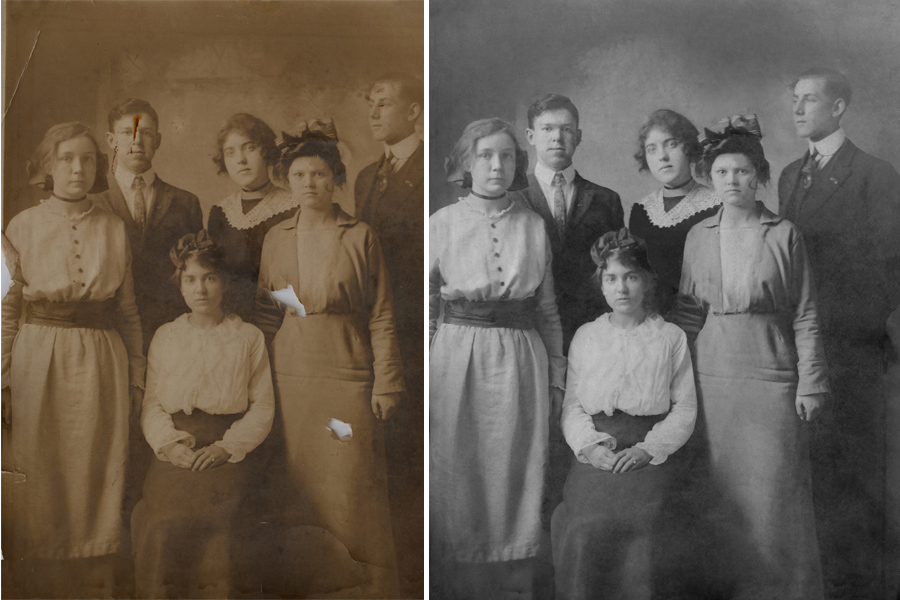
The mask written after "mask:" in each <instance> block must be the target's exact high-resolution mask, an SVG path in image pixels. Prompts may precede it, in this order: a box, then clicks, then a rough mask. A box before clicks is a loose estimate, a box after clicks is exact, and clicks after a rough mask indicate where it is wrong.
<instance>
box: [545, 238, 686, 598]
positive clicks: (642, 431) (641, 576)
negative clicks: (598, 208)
mask: <svg viewBox="0 0 900 600" xmlns="http://www.w3.org/2000/svg"><path fill="white" fill-rule="evenodd" d="M591 256H592V257H593V259H594V262H595V263H596V264H597V278H598V279H599V281H600V283H601V288H602V292H603V296H604V298H605V299H606V303H607V304H608V305H609V306H610V307H611V308H612V312H610V313H606V314H604V315H603V316H601V317H600V318H598V319H597V320H596V321H593V322H592V323H587V324H585V325H582V326H581V327H580V328H579V329H578V331H577V332H576V333H575V337H574V338H573V340H572V345H571V346H570V347H569V369H568V375H567V377H566V398H565V402H564V403H563V410H562V430H563V434H564V435H565V438H566V442H567V443H568V444H569V447H570V448H571V449H572V452H573V453H574V457H573V461H572V468H571V469H570V470H569V475H568V477H567V478H566V484H565V489H564V491H563V502H562V503H561V504H560V505H559V506H558V507H557V508H556V510H555V511H554V513H553V521H552V527H551V535H552V539H553V562H554V566H555V575H556V598H558V599H559V600H576V599H578V600H589V599H591V598H621V599H624V598H634V599H638V598H648V599H649V598H650V597H651V596H652V594H653V591H654V588H653V580H654V565H653V561H652V554H653V552H652V551H653V550H655V551H656V552H657V553H659V554H666V553H667V552H668V551H669V550H668V548H666V547H665V545H664V544H663V543H662V541H661V539H660V537H659V536H658V535H655V534H656V529H657V527H656V525H657V523H656V521H657V519H658V515H659V512H660V509H661V507H662V506H663V503H664V502H665V500H666V497H667V495H668V494H669V488H670V485H671V483H672V480H673V479H674V478H675V477H677V476H678V475H680V474H681V473H680V471H681V464H680V462H681V461H680V460H679V458H680V455H678V456H672V455H673V454H674V453H675V452H677V451H678V450H679V449H680V448H681V447H682V446H683V445H684V443H685V442H686V441H687V440H688V438H689V437H690V435H691V432H692V431H693V430H694V423H695V421H696V418H697V395H696V390H695V388H694V372H693V368H692V365H691V356H690V353H689V351H688V346H687V338H686V336H685V334H684V332H683V331H682V330H681V329H679V328H678V327H677V326H675V325H672V324H671V323H666V322H665V321H664V320H663V319H662V317H660V316H659V315H658V314H657V313H656V308H655V298H654V294H653V291H654V286H655V276H654V273H653V271H652V270H651V267H650V264H649V262H648V260H647V247H646V245H645V244H644V242H643V240H641V239H640V238H636V237H634V236H632V235H631V234H630V233H629V232H628V230H626V229H622V230H620V231H618V232H616V231H611V232H609V233H607V234H605V235H603V237H601V238H600V239H599V240H597V242H596V243H595V244H594V247H593V248H592V250H591Z"/></svg>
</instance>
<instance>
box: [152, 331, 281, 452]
mask: <svg viewBox="0 0 900 600" xmlns="http://www.w3.org/2000/svg"><path fill="white" fill-rule="evenodd" d="M188 317H189V314H184V315H181V316H180V317H178V318H177V319H175V320H174V321H172V322H171V323H166V324H165V325H163V326H162V327H160V328H159V330H157V332H156V335H154V336H153V342H152V343H151V344H150V351H149V353H148V360H147V362H148V367H147V390H146V393H145V394H144V406H143V410H142V412H141V428H142V429H143V431H144V437H146V438H147V442H148V443H149V444H150V446H151V447H152V448H153V451H154V452H155V453H156V456H157V458H159V459H160V460H168V459H167V458H166V456H165V454H163V452H162V450H163V448H165V447H166V446H168V445H169V444H172V443H175V442H180V443H182V444H185V445H187V446H188V447H189V448H193V447H194V445H195V444H196V440H195V439H194V436H192V435H190V434H189V433H187V432H184V431H179V430H178V429H176V428H175V424H174V423H173V421H172V417H171V415H172V414H174V413H177V412H179V411H184V413H185V414H188V415H189V414H191V413H192V412H193V411H194V409H195V408H197V409H200V410H202V411H204V412H207V413H209V414H213V415H230V414H236V413H242V412H244V411H246V413H245V414H244V416H243V417H242V418H241V419H240V420H238V421H235V422H234V423H233V424H232V425H231V427H230V428H229V429H228V431H227V432H225V435H224V437H223V438H222V439H221V440H220V441H218V442H215V445H216V446H221V447H222V448H224V449H225V450H227V451H228V452H230V453H231V458H229V459H228V461H229V462H239V461H241V460H243V458H244V456H245V455H246V454H247V453H249V452H251V451H252V450H254V449H255V448H256V447H257V446H259V445H260V444H261V443H262V441H263V440H264V439H265V438H266V436H267V435H268V434H269V430H270V429H271V428H272V419H273V417H274V414H275V394H274V391H273V388H272V374H271V371H270V368H269V355H268V352H267V351H266V345H265V341H264V338H263V334H262V332H261V331H260V330H259V329H257V328H256V327H254V326H253V325H250V324H249V323H244V322H243V321H242V320H241V318H240V317H238V316H237V315H228V316H227V317H225V319H224V320H223V321H222V322H221V323H220V324H219V325H218V326H216V327H214V328H213V329H200V328H198V327H194V326H193V325H191V324H190V322H189V320H188Z"/></svg>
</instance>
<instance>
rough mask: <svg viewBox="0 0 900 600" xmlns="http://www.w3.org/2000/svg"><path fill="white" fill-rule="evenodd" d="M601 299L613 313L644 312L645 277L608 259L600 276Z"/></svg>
mask: <svg viewBox="0 0 900 600" xmlns="http://www.w3.org/2000/svg"><path fill="white" fill-rule="evenodd" d="M601 282H602V289H603V297H604V298H606V303H607V304H609V306H610V308H612V310H613V312H614V313H618V314H620V315H637V314H641V313H642V312H643V311H644V294H645V292H646V291H647V280H646V276H645V275H644V274H643V273H642V272H641V271H638V270H637V269H632V268H631V267H628V266H626V265H623V264H622V263H621V262H619V259H617V258H610V259H609V260H608V261H607V264H606V268H605V269H604V270H603V273H602V274H601Z"/></svg>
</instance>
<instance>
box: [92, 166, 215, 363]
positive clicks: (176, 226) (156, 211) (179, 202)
mask: <svg viewBox="0 0 900 600" xmlns="http://www.w3.org/2000/svg"><path fill="white" fill-rule="evenodd" d="M153 185H154V186H155V188H156V197H155V199H154V201H153V205H152V206H151V207H150V214H149V216H148V217H147V220H146V222H145V223H144V230H143V234H142V233H141V232H139V231H138V229H137V227H136V225H135V222H134V219H133V218H132V216H131V211H130V210H128V204H127V203H126V202H125V197H124V196H123V195H122V190H121V189H119V184H118V183H117V182H116V180H115V178H112V177H111V178H110V181H109V189H108V190H107V191H105V192H101V193H100V194H96V195H93V196H92V197H91V199H92V200H93V201H94V203H95V204H96V205H97V206H98V207H99V208H102V209H104V210H107V211H109V212H111V213H113V214H115V215H117V216H118V217H119V218H120V219H122V220H123V221H125V230H126V231H127V233H128V241H129V243H130V244H131V254H132V270H133V271H134V293H135V296H136V300H137V306H138V311H139V312H140V315H141V327H142V329H143V333H144V353H145V354H146V352H147V349H148V348H149V346H150V341H151V340H152V338H153V334H154V333H156V330H157V328H159V326H160V325H162V324H164V323H168V322H169V321H173V320H174V319H176V318H177V317H178V316H180V315H181V314H183V313H185V312H187V305H186V304H185V303H184V299H183V298H182V297H181V290H180V288H179V286H178V285H176V284H175V283H173V282H172V281H171V279H170V278H171V277H172V274H173V273H174V272H175V266H174V265H173V264H172V261H171V260H170V258H169V250H170V249H171V248H172V246H174V245H175V242H177V241H178V240H179V239H180V238H181V236H183V235H185V234H187V233H197V232H198V231H200V230H201V229H203V213H202V211H201V210H200V202H199V200H198V199H197V196H195V195H194V194H192V193H190V192H187V191H185V190H182V189H179V188H177V187H175V186H173V185H169V184H168V183H166V182H165V181H163V180H162V179H160V178H159V177H158V176H157V177H156V179H155V180H154V182H153Z"/></svg>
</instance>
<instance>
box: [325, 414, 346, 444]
mask: <svg viewBox="0 0 900 600" xmlns="http://www.w3.org/2000/svg"><path fill="white" fill-rule="evenodd" d="M325 429H330V430H331V432H332V433H333V434H334V435H335V436H337V439H339V440H341V441H342V442H349V441H350V440H351V439H353V429H351V428H350V423H344V422H343V421H341V420H340V419H332V420H330V421H329V422H328V426H327V427H326V428H325Z"/></svg>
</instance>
